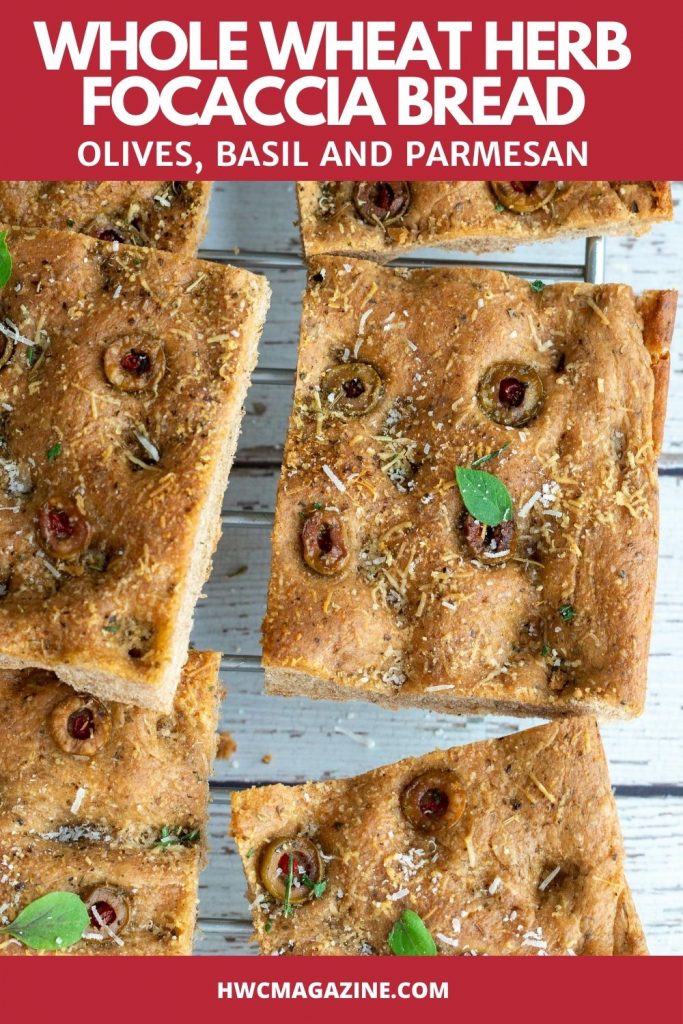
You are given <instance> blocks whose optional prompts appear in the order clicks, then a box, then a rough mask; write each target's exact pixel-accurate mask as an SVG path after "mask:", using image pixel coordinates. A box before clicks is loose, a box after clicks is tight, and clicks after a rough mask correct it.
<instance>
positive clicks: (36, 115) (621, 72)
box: [0, 0, 683, 180]
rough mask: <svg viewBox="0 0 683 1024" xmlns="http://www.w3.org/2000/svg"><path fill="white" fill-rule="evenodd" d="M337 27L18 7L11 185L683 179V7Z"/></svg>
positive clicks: (386, 18)
mask: <svg viewBox="0 0 683 1024" xmlns="http://www.w3.org/2000/svg"><path fill="white" fill-rule="evenodd" d="M328 18H329V16H328V15H325V14H323V13H322V12H319V11H318V10H316V9H315V8H313V7H312V5H310V4H307V5H303V4H299V5H298V8H297V7H296V6H295V7H294V8H292V6H291V5H290V6H288V7H286V13H285V9H284V8H283V5H282V4H279V3H277V4H276V3H273V2H272V0H263V2H262V3H261V4H259V5H258V7H257V8H254V7H248V8H247V9H246V10H242V9H240V10H239V12H237V13H233V11H232V10H230V9H228V10H227V12H226V10H224V9H217V8H216V6H215V5H212V4H208V3H205V2H204V3H202V2H199V3H197V4H194V5H191V7H190V8H188V7H187V5H182V6H181V5H180V4H179V3H177V0H165V2H164V3H163V4H161V3H158V2H156V3H148V4H145V5H144V8H141V5H140V4H139V3H134V2H131V0H121V2H120V3H118V4H116V5H115V7H114V8H113V9H111V10H109V9H108V10H107V12H106V14H104V15H102V14H99V13H97V12H96V10H95V9H94V8H93V6H92V4H86V3H83V2H82V0H80V2H79V0H65V2H63V3H61V4H59V5H58V6H57V7H55V5H54V4H51V3H50V4H48V3H46V2H40V3H34V4H32V5H30V8H25V7H23V6H22V5H21V4H15V5H9V6H8V7H7V8H6V10H5V12H4V15H3V28H4V32H3V41H4V42H5V46H4V68H5V80H6V82H7V83H8V89H7V90H6V92H7V96H6V101H5V104H4V139H5V145H3V147H2V158H1V163H0V171H1V176H2V177H3V178H45V177H48V176H49V177H50V178H58V179H62V178H64V179H81V178H88V177H90V178H109V179H112V178H122V179H127V178H154V179H156V178H159V177H161V178H177V179H183V178H194V177H200V178H205V179H228V178H251V179H257V178H260V179H290V180H291V179H295V178H310V179H316V178H321V177H322V178H331V179H341V178H356V177H358V176H360V172H361V171H362V170H364V169H374V170H375V172H376V171H377V170H378V169H380V168H381V169H382V173H383V175H384V177H386V178H388V179H391V178H416V179H430V178H431V179H443V178H453V177H457V178H461V179H467V178H472V179H479V178H482V177H484V178H486V177H490V176H492V171H493V170H497V171H498V172H499V176H502V177H506V176H507V177H511V178H512V177H515V176H518V177H520V176H521V177H531V176H534V177H536V178H539V179H542V178H544V177H545V178H550V179H557V178H559V177H567V178H570V179H582V178H597V179H610V178H619V179H634V180H638V179H643V178H647V177H648V175H649V176H650V178H653V177H654V178H661V179H667V178H674V177H680V176H681V175H682V174H683V142H682V141H681V134H682V133H681V132H680V131H678V130H677V129H676V127H675V122H674V120H672V116H671V115H672V105H673V104H675V102H676V98H677V97H679V96H680V79H679V74H678V64H679V48H680V39H681V27H682V26H683V15H682V14H681V8H680V7H678V6H676V5H674V7H672V8H670V9H669V10H668V11H667V14H666V19H665V23H663V22H662V18H661V17H655V16H653V14H652V11H650V10H649V9H648V8H647V6H643V5H642V4H641V5H624V4H619V5H616V4H611V5H608V4H605V5H596V4H594V3H589V2H587V0H579V2H578V3H576V4H574V5H572V7H571V11H570V12H569V11H568V12H566V14H565V12H564V11H559V12H558V11H550V12H549V11H548V9H547V5H544V4H541V3H538V2H536V3H532V4H527V5H525V6H524V7H523V9H522V10H514V11H511V10H510V8H509V6H508V5H503V4H502V3H500V2H495V3H489V4H487V5H486V9H485V10H484V11H482V10H480V8H478V7H477V6H476V5H475V8H474V10H473V11H471V10H470V9H469V8H468V9H467V10H466V11H464V12H456V13H455V14H454V12H453V9H452V5H451V4H446V3H444V2H441V3H436V4H430V5H429V7H428V9H425V10H424V11H421V10H420V9H419V5H418V7H417V9H416V8H415V7H414V6H411V8H410V10H408V9H407V8H403V9H402V8H401V7H400V6H399V7H398V8H396V7H394V8H392V9H391V10H389V11H388V12H383V13H382V14H381V16H379V15H376V14H374V13H373V12H369V11H368V8H367V5H365V4H360V3H358V2H357V0H351V2H350V3H347V4H344V5H343V10H342V15H341V17H339V18H338V20H335V21H330V20H323V19H328ZM418 19H420V20H418ZM532 171H533V175H532V173H531V172H532ZM456 172H457V173H456ZM527 172H528V174H527Z"/></svg>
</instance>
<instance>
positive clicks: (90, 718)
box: [67, 708, 95, 740]
mask: <svg viewBox="0 0 683 1024" xmlns="http://www.w3.org/2000/svg"><path fill="white" fill-rule="evenodd" d="M67 729H68V731H69V735H70V736H71V737H72V738H73V739H75V740H89V739H90V737H91V736H92V734H93V733H94V731H95V716H94V715H93V713H92V711H91V710H90V708H79V709H78V711H74V712H73V713H72V714H71V715H69V720H68V722H67Z"/></svg>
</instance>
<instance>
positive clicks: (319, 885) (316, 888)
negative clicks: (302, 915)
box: [301, 875, 327, 900]
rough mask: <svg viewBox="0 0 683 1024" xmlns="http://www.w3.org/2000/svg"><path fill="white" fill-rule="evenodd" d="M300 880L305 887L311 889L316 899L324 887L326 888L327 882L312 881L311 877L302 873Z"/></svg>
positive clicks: (321, 893) (323, 890)
mask: <svg viewBox="0 0 683 1024" xmlns="http://www.w3.org/2000/svg"><path fill="white" fill-rule="evenodd" d="M301 881H302V882H303V883H304V885H305V886H306V888H307V889H310V890H311V892H312V893H313V895H314V896H315V898H316V899H317V900H319V899H320V897H321V896H322V895H323V893H324V892H325V889H327V882H314V881H313V879H312V878H309V877H308V875H303V876H302V878H301Z"/></svg>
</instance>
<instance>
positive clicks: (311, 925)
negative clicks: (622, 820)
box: [232, 719, 647, 956]
mask: <svg viewBox="0 0 683 1024" xmlns="http://www.w3.org/2000/svg"><path fill="white" fill-rule="evenodd" d="M232 808H233V814H232V831H233V835H234V837H235V840H236V842H237V847H238V850H239V853H240V855H241V857H242V862H243V865H244V870H245V873H246V876H247V883H248V899H249V903H250V905H251V907H252V912H253V917H254V926H255V931H256V938H257V940H258V942H259V945H260V949H261V952H262V953H264V954H281V955H293V956H307V955H308V956H311V955H320V954H325V955H328V956H359V955H381V954H388V953H389V952H390V945H389V943H388V939H389V935H390V932H391V930H392V927H393V926H394V925H395V924H396V922H397V921H398V920H399V917H400V916H401V915H402V913H403V912H404V911H406V910H409V911H413V912H414V913H417V914H418V915H419V917H420V918H421V919H422V921H423V922H424V924H425V925H426V926H427V928H428V930H429V932H430V933H431V935H432V937H433V939H434V940H435V942H436V947H437V950H438V954H439V955H443V956H463V955H464V956H467V955H470V956H475V955H493V956H537V955H546V956H563V955H578V956H622V955H644V954H646V953H647V949H646V945H645V938H644V935H643V932H642V928H641V926H640V922H639V920H638V915H637V913H636V911H635V908H634V906H633V901H632V898H631V894H630V891H629V888H628V885H627V882H626V879H625V876H624V851H623V844H622V839H621V833H620V830H619V823H618V819H617V813H616V807H615V803H614V798H613V796H612V790H611V788H610V783H609V777H608V772H607V763H606V761H605V756H604V752H603V749H602V744H601V742H600V736H599V733H598V730H597V727H596V724H595V722H594V721H592V720H590V719H574V720H569V721H565V722H555V723H553V724H551V725H546V726H541V727H540V728H537V729H530V730H528V731H527V732H523V733H520V734H518V735H514V736H506V737H504V738H503V739H499V740H489V741H486V742H483V743H473V744H471V745H470V746H466V747H456V748H453V749H451V750H440V751H437V752H435V753H433V754H427V755H426V756H424V757H418V758H408V759H406V760H404V761H399V762H398V763H397V764H393V765H388V766H387V767H383V768H377V769H376V770H375V771H371V772H368V773H367V774H365V775H361V776H359V777H358V778H354V779H342V780H339V781H326V782H320V783H309V784H306V785H303V786H266V787H262V788H256V789H250V790H247V791H245V792H242V793H236V794H235V795H234V796H233V798H232ZM290 857H291V858H292V859H291V862H290ZM290 864H291V870H290ZM287 888H289V901H287V893H286V890H287ZM392 951H394V952H395V951H396V950H393V949H392Z"/></svg>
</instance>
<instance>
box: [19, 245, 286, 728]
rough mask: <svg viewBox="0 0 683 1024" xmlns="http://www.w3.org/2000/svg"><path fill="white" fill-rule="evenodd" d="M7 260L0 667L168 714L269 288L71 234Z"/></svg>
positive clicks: (236, 274) (228, 271)
mask: <svg viewBox="0 0 683 1024" xmlns="http://www.w3.org/2000/svg"><path fill="white" fill-rule="evenodd" d="M8 246H9V249H10V252H11V254H12V258H13V273H12V277H11V279H10V281H9V283H8V284H7V285H6V286H5V288H4V289H2V291H0V352H1V356H0V363H2V366H1V368H0V497H1V498H2V502H1V505H0V552H1V554H0V594H1V596H0V666H2V667H5V668H23V667H27V666H32V667H39V668H45V669H48V670H54V671H56V672H57V674H58V675H59V676H60V678H63V679H65V680H66V681H67V682H69V683H70V684H71V685H73V686H76V687H83V688H84V689H87V690H88V691H89V692H92V693H94V694H95V695H96V696H99V697H102V698H104V699H114V700H119V701H123V702H128V703H135V704H141V705H144V706H151V707H155V708H157V709H159V710H170V708H171V707H172V700H173V692H174V690H175V687H176V685H177V682H178V679H179V676H180V669H181V666H182V663H183V661H184V660H185V657H186V655H187V646H188V638H189V631H190V626H191V619H192V612H193V608H194V604H195V602H196V600H197V598H198V596H199V594H200V591H201V586H202V583H203V581H204V579H205V578H206V576H207V574H208V572H209V569H210V561H211V556H212V554H213V551H214V549H215V545H216V542H217V540H218V535H219V530H220V518H219V512H220V505H221V500H222V495H223V491H224V488H225V484H226V482H227V476H228V470H229V467H230V464H231V462H232V458H233V454H234V448H235V444H236V441H237V435H238V432H239V424H240V420H241V415H242V405H243V400H244V395H245V392H246V388H247V385H248V380H249V374H250V372H251V369H252V367H253V365H254V363H255V361H256V347H257V341H258V337H259V334H260V330H261V327H262V323H263V320H264V317H265V312H266V308H267V305H268V298H269V288H268V285H267V283H266V282H265V280H264V279H263V278H259V277H255V276H253V275H251V274H249V273H247V272H245V271H242V270H237V269H234V268H232V267H221V266H218V265H216V264H211V263H203V262H199V261H195V260H185V259H179V258H177V257H175V256H173V255H171V254H169V253H161V252H157V251H154V250H150V249H145V248H134V247H131V246H120V245H118V243H116V242H114V243H108V242H98V241H95V240H93V239H90V238H87V237H86V236H84V235H79V234H76V233H73V234H69V233H66V232H58V233H56V232H49V231H41V232H38V233H36V234H31V233H29V232H25V231H18V230H14V229H11V230H10V231H9V235H8Z"/></svg>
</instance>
